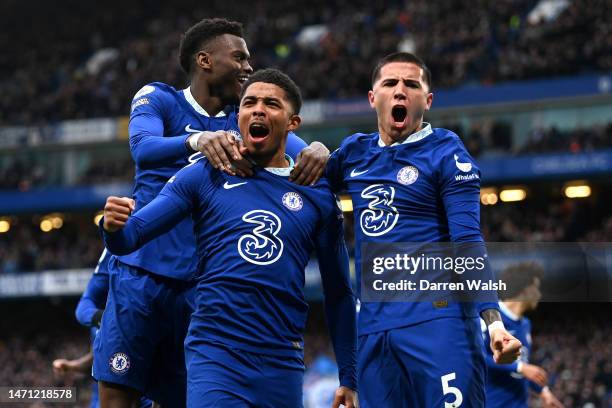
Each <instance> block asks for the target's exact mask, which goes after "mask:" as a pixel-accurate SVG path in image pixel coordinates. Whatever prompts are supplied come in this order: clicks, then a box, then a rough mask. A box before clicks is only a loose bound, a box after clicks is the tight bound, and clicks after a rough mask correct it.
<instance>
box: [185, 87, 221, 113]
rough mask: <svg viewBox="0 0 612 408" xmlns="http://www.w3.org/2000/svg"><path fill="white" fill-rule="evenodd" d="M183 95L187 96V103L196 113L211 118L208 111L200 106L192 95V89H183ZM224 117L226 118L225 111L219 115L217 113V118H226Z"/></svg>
mask: <svg viewBox="0 0 612 408" xmlns="http://www.w3.org/2000/svg"><path fill="white" fill-rule="evenodd" d="M183 95H185V99H186V100H187V102H188V103H189V104H190V105H191V107H192V108H193V109H194V110H195V111H196V112H198V113H199V114H200V115H204V116H206V117H207V118H209V117H210V115H209V114H208V112H206V109H204V108H203V107H202V106H200V104H199V103H198V102H197V101H196V100H195V98H194V97H193V95H192V94H191V89H190V88H185V89H183ZM224 116H225V112H224V111H220V112H219V113H217V115H216V116H215V118H221V117H224Z"/></svg>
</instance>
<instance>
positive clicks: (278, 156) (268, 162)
mask: <svg viewBox="0 0 612 408" xmlns="http://www.w3.org/2000/svg"><path fill="white" fill-rule="evenodd" d="M253 160H255V163H257V165H258V166H260V167H264V168H276V169H282V168H286V167H289V161H287V159H286V158H285V152H284V150H282V151H279V152H277V153H275V154H274V155H273V156H270V157H262V156H260V157H253Z"/></svg>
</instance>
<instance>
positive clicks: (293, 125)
mask: <svg viewBox="0 0 612 408" xmlns="http://www.w3.org/2000/svg"><path fill="white" fill-rule="evenodd" d="M300 123H302V118H301V117H300V115H291V117H290V118H289V125H288V126H287V130H289V131H291V132H294V131H295V130H296V129H297V128H299V127H300Z"/></svg>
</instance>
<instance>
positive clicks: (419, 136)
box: [378, 122, 433, 147]
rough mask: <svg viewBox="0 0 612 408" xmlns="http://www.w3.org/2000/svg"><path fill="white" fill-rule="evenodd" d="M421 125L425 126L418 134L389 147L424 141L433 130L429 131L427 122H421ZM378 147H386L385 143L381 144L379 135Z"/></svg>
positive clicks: (429, 125)
mask: <svg viewBox="0 0 612 408" xmlns="http://www.w3.org/2000/svg"><path fill="white" fill-rule="evenodd" d="M423 124H424V125H425V127H424V128H423V129H421V130H419V131H418V132H415V133H413V134H411V135H410V136H408V137H407V138H406V140H404V141H403V142H402V143H397V142H396V143H393V144H392V145H391V146H399V145H401V144H408V143H414V142H418V141H419V140H421V139H425V138H426V137H427V136H429V135H431V134H432V133H433V130H432V129H431V124H430V123H427V122H423ZM378 146H380V147H387V145H386V144H385V142H383V141H382V139H381V138H380V135H379V136H378Z"/></svg>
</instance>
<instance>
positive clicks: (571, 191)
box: [563, 184, 591, 198]
mask: <svg viewBox="0 0 612 408" xmlns="http://www.w3.org/2000/svg"><path fill="white" fill-rule="evenodd" d="M563 192H564V193H565V196H566V197H567V198H585V197H589V196H590V195H591V186H589V185H588V184H574V185H566V186H565V188H564V189H563Z"/></svg>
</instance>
